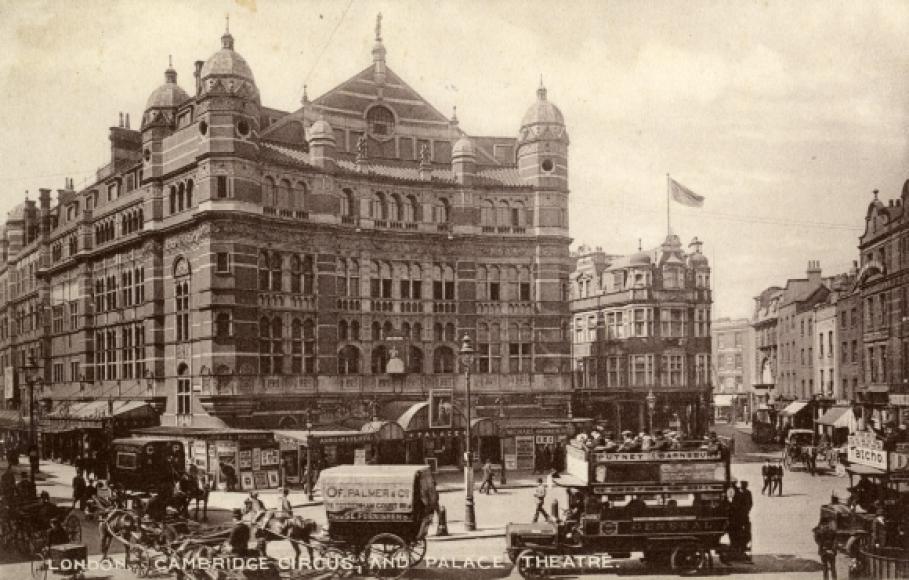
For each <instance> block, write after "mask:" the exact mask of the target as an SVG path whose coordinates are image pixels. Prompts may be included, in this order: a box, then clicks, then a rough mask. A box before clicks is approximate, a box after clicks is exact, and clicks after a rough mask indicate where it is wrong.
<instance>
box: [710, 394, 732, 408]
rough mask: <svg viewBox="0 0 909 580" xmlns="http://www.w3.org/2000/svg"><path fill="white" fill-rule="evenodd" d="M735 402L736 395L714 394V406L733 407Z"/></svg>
mask: <svg viewBox="0 0 909 580" xmlns="http://www.w3.org/2000/svg"><path fill="white" fill-rule="evenodd" d="M734 402H735V395H714V396H713V406H714V407H731V406H732V404H733V403H734Z"/></svg>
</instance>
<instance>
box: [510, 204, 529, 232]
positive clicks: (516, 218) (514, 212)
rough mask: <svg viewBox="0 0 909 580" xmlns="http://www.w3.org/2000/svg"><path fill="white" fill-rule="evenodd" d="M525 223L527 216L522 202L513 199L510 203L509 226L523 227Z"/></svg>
mask: <svg viewBox="0 0 909 580" xmlns="http://www.w3.org/2000/svg"><path fill="white" fill-rule="evenodd" d="M526 225H527V217H526V213H525V210H524V202H522V201H515V202H513V203H512V204H511V226H512V227H516V228H517V227H524V226H526Z"/></svg>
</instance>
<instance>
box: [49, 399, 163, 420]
mask: <svg viewBox="0 0 909 580" xmlns="http://www.w3.org/2000/svg"><path fill="white" fill-rule="evenodd" d="M143 416H149V417H151V416H156V413H155V410H154V409H153V408H152V406H151V405H149V404H148V403H146V402H145V401H86V402H76V403H71V404H69V405H63V406H61V407H59V408H57V409H56V410H54V411H53V412H51V413H49V414H48V415H47V416H46V418H47V419H52V420H53V419H64V420H66V419H75V420H82V421H86V420H87V421H92V420H95V421H102V420H104V419H110V418H111V417H143Z"/></svg>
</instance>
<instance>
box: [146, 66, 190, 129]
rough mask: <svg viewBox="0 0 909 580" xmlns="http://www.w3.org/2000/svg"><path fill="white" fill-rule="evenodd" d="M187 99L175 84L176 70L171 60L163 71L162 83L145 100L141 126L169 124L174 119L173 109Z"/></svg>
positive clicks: (184, 92) (186, 95)
mask: <svg viewBox="0 0 909 580" xmlns="http://www.w3.org/2000/svg"><path fill="white" fill-rule="evenodd" d="M188 99H189V95H188V94H186V91H184V90H183V89H182V88H180V85H178V84H177V71H175V70H174V65H173V62H172V61H171V62H169V63H168V66H167V70H165V71H164V84H163V85H161V86H159V87H158V88H157V89H155V90H154V91H152V94H151V95H149V97H148V101H146V102H145V114H144V115H143V116H142V127H143V128H145V127H146V126H148V125H150V124H152V123H163V124H165V125H169V124H171V123H173V120H174V110H175V109H176V108H177V107H179V106H180V105H182V104H183V103H185V102H186V101H187V100H188Z"/></svg>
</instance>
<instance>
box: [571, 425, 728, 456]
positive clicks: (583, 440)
mask: <svg viewBox="0 0 909 580" xmlns="http://www.w3.org/2000/svg"><path fill="white" fill-rule="evenodd" d="M682 440H683V438H682V434H681V433H679V432H677V431H663V430H660V429H657V430H655V431H654V432H653V435H651V434H650V431H649V430H647V429H644V430H643V431H641V432H640V433H638V434H637V435H635V434H634V432H633V431H628V430H625V431H622V433H621V437H618V438H617V437H616V436H615V434H614V433H611V432H607V431H605V430H604V429H603V428H602V427H597V428H596V429H595V430H593V431H591V432H590V434H589V435H588V434H587V433H581V434H579V435H577V436H576V437H575V439H574V443H575V445H579V446H583V447H586V448H587V449H601V450H603V451H605V452H607V453H640V452H647V451H677V450H680V449H682ZM723 447H724V446H723V443H722V442H721V441H720V439H719V437H717V434H716V432H714V431H711V432H710V433H708V434H707V435H705V436H704V441H703V445H701V448H702V449H708V450H713V451H716V450H720V449H722V448H723Z"/></svg>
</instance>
